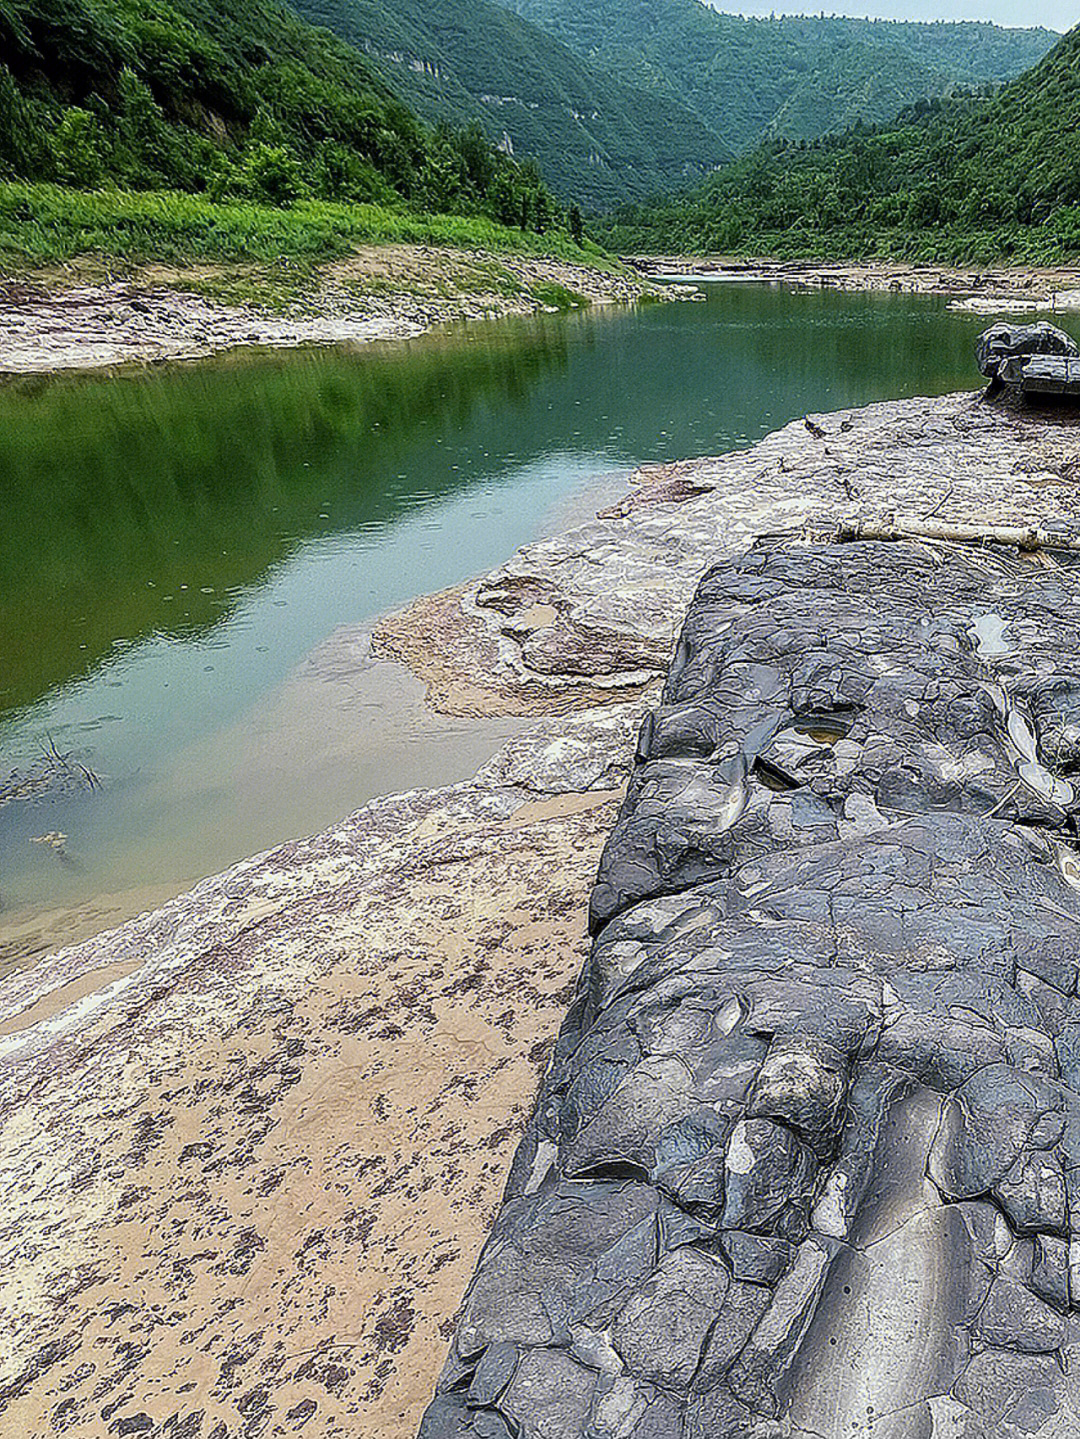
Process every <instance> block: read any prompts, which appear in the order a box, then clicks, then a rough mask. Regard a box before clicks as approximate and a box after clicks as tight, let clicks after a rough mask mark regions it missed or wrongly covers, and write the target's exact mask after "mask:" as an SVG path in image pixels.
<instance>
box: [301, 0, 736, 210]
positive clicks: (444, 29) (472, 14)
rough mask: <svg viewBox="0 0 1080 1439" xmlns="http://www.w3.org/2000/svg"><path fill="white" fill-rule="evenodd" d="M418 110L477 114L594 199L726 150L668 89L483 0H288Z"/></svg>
mask: <svg viewBox="0 0 1080 1439" xmlns="http://www.w3.org/2000/svg"><path fill="white" fill-rule="evenodd" d="M293 4H294V5H295V8H296V9H297V11H298V12H299V13H300V14H301V15H302V16H303V17H304V18H305V19H306V20H308V21H310V22H311V23H313V24H317V25H323V26H326V27H327V28H328V29H330V30H333V31H334V32H335V33H336V34H338V35H340V36H341V37H342V38H343V39H345V40H347V41H348V42H349V43H350V44H352V45H355V46H356V47H357V48H358V49H362V50H363V51H364V53H365V55H366V56H367V57H368V58H369V60H370V61H371V62H372V63H374V64H375V65H376V66H377V67H378V68H379V70H380V71H381V73H382V74H383V75H384V77H385V78H386V80H387V83H389V84H390V85H392V86H393V88H394V90H395V91H397V92H398V93H399V94H401V95H402V96H403V97H404V98H406V99H407V100H408V101H409V103H410V104H411V105H413V106H414V107H415V108H416V109H417V110H418V111H419V112H420V114H422V115H424V116H426V117H428V118H429V119H437V118H444V117H448V118H450V119H452V120H454V121H455V122H457V123H462V122H464V121H465V120H467V119H479V120H480V121H481V123H482V124H483V126H484V129H485V131H486V133H487V134H488V135H489V136H491V138H492V139H493V140H495V141H496V143H498V144H501V145H502V146H503V147H504V148H506V149H507V150H510V151H512V153H513V154H514V155H516V156H519V157H525V156H529V157H531V158H534V159H535V160H537V161H538V162H539V164H540V167H541V169H542V171H543V174H544V176H545V178H546V179H547V181H548V183H549V184H550V185H551V186H552V187H553V188H554V189H555V190H556V191H557V192H558V193H559V194H561V195H562V196H563V197H565V198H569V197H571V196H573V197H578V198H581V199H582V200H584V201H586V202H587V203H589V204H590V205H592V206H597V207H600V206H605V205H610V204H613V203H618V202H619V201H621V200H624V199H626V198H632V197H635V196H637V197H643V196H647V195H651V194H658V193H663V192H668V191H670V190H672V189H673V188H678V187H681V186H685V185H687V184H688V183H693V182H694V181H695V180H699V179H700V178H701V177H702V176H704V175H706V174H707V173H708V172H709V171H710V170H712V169H715V168H716V166H717V165H719V164H722V163H724V162H725V161H726V160H728V159H730V157H731V152H730V150H729V149H728V148H727V147H726V146H725V145H724V144H723V143H722V142H721V141H720V140H718V139H717V138H716V136H715V134H713V133H712V132H711V131H710V130H709V128H708V127H707V126H706V125H705V124H704V123H703V122H702V121H701V120H700V119H697V118H695V117H694V116H693V115H691V114H690V113H689V112H688V110H687V109H685V108H684V106H683V105H682V104H681V103H680V102H679V101H678V99H677V98H676V97H674V96H673V95H670V94H667V93H664V92H656V91H654V92H653V93H651V94H645V93H642V92H641V91H639V90H637V89H635V88H634V87H633V86H632V85H629V84H625V83H622V82H621V81H619V80H616V79H613V78H612V76H610V75H608V74H605V73H603V72H601V71H600V70H598V69H597V68H596V67H595V66H593V65H592V64H590V63H588V62H584V61H582V60H581V59H580V58H579V57H578V56H577V55H575V54H573V53H572V52H571V51H570V50H569V49H568V48H567V47H566V46H564V45H562V44H560V43H558V42H557V41H555V40H553V39H552V38H551V37H550V36H549V35H547V34H546V33H545V32H544V31H542V30H540V29H538V28H537V27H536V26H534V25H531V24H527V23H526V22H525V21H523V20H521V19H519V18H518V17H516V16H515V15H513V14H511V13H510V12H509V11H508V10H505V9H503V8H502V7H500V6H499V5H497V4H495V3H493V0H293Z"/></svg>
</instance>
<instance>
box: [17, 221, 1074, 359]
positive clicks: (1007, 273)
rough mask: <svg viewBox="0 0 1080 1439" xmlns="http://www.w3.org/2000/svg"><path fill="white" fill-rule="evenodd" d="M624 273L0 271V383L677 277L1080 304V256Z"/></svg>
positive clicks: (703, 264)
mask: <svg viewBox="0 0 1080 1439" xmlns="http://www.w3.org/2000/svg"><path fill="white" fill-rule="evenodd" d="M619 259H620V261H621V264H613V266H612V267H611V268H604V267H601V266H599V265H591V264H584V263H580V262H576V261H571V260H565V259H562V258H559V257H557V256H554V255H539V254H531V253H512V252H496V251H483V250H458V249H452V248H450V247H448V246H433V245H418V244H397V243H395V244H373V245H368V246H364V247H362V248H360V249H358V250H356V251H355V252H354V253H353V254H351V255H349V256H347V257H346V258H345V259H342V260H337V261H333V262H330V263H328V264H326V265H323V266H321V267H320V268H319V270H318V271H317V273H316V275H315V277H314V278H313V279H312V280H311V281H310V282H309V283H306V284H304V285H302V286H300V287H299V288H290V287H289V286H288V285H285V284H284V283H283V282H282V279H281V277H280V276H279V275H277V274H275V272H274V269H273V267H272V266H270V265H266V264H251V265H246V266H237V265H213V264H207V263H201V262H200V263H194V262H193V263H191V264H188V265H164V264H156V265H155V264H147V265H141V266H136V267H133V268H130V269H128V270H126V271H125V272H124V273H122V274H121V273H116V272H114V271H112V270H110V268H109V265H108V263H107V262H105V261H101V260H93V259H91V258H87V259H86V260H85V261H83V262H78V263H76V264H73V265H71V266H68V267H65V268H64V270H63V271H57V270H55V269H53V270H48V271H41V272H36V271H33V270H10V271H8V272H7V273H0V384H4V383H12V382H17V381H18V380H20V379H27V378H33V377H41V376H45V375H56V374H71V373H77V372H85V371H100V372H105V373H110V372H123V371H126V370H137V369H138V368H139V367H140V366H148V365H160V364H163V363H171V362H175V361H190V360H199V359H206V358H209V357H210V356H212V355H222V354H225V353H227V352H230V351H240V350H257V349H298V348H301V347H303V346H310V345H366V344H369V343H373V342H376V341H382V340H402V339H415V338H417V337H418V336H420V335H422V334H425V333H427V332H429V331H431V330H434V329H436V328H438V327H441V326H443V325H448V324H453V323H455V322H460V321H464V320H488V319H501V318H505V317H508V316H513V315H516V316H526V315H533V314H538V313H545V312H546V313H552V314H554V313H558V312H561V311H568V310H574V309H582V308H586V307H588V306H592V305H609V304H633V303H636V302H638V301H640V300H643V299H674V298H678V299H686V298H690V294H688V293H687V291H686V290H684V291H683V293H681V294H674V293H673V289H674V285H673V283H672V282H676V283H678V282H681V283H683V284H685V285H692V284H693V282H694V281H695V280H697V281H701V282H708V283H724V282H727V283H742V284H777V285H783V286H786V287H788V288H791V289H794V290H826V289H827V290H838V291H844V292H872V293H873V292H888V293H893V294H907V295H927V296H938V297H943V298H946V299H948V300H949V301H950V302H951V303H950V308H957V309H966V310H971V311H975V312H977V313H987V314H1008V313H1017V314H1022V313H1034V312H1039V311H1046V312H1050V313H1053V312H1056V311H1061V312H1065V313H1068V312H1069V311H1072V310H1080V265H1077V266H1053V267H1038V266H1030V265H1019V266H1015V267H1009V266H992V267H983V268H974V267H954V266H945V265H937V264H929V263H927V264H913V263H901V262H898V261H885V260H865V261H848V262H833V261H817V260H777V259H771V258H769V257H750V258H748V257H743V256H724V255H706V256H693V255H626V256H621V257H619Z"/></svg>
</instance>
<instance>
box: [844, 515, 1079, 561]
mask: <svg viewBox="0 0 1080 1439" xmlns="http://www.w3.org/2000/svg"><path fill="white" fill-rule="evenodd" d="M836 538H837V539H838V540H946V541H950V542H951V543H953V544H958V545H1013V546H1015V547H1016V548H1017V549H1020V550H1069V551H1071V552H1072V553H1073V554H1080V535H1071V534H1067V533H1066V532H1065V531H1064V530H1042V529H1039V528H1038V526H1036V525H955V524H943V523H941V522H940V521H937V520H921V519H900V518H893V517H889V518H886V519H882V520H863V519H856V520H845V521H842V522H841V524H840V525H839V526H838V527H837V530H836Z"/></svg>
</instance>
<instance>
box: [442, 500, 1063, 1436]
mask: <svg viewBox="0 0 1080 1439" xmlns="http://www.w3.org/2000/svg"><path fill="white" fill-rule="evenodd" d="M991 504H992V500H991ZM1066 512H1067V513H1068V515H1069V516H1070V517H1071V523H1072V526H1073V527H1074V526H1075V524H1076V520H1077V506H1076V504H1075V502H1070V504H1069V505H1068V506H1067V507H1066ZM983 513H985V507H984V509H983ZM1078 609H1080V566H1078V564H1077V561H1076V558H1075V556H1066V555H1058V556H1057V557H1049V556H1046V555H1022V554H1018V553H1017V552H1016V551H1015V549H1013V550H1009V549H1003V548H996V549H993V550H987V549H975V548H972V547H971V546H970V545H958V544H941V543H935V544H927V543H911V542H884V543H883V542H876V543H874V542H854V543H824V544H823V543H820V542H808V541H807V539H806V538H805V537H793V538H790V539H783V538H778V539H774V540H765V541H761V542H759V543H758V544H756V545H755V546H754V547H752V548H751V549H750V550H749V551H747V552H744V553H743V554H741V555H739V556H736V557H732V556H730V555H729V556H728V557H726V558H723V559H721V561H720V562H719V563H718V564H716V565H715V566H714V567H713V568H712V569H710V570H709V571H708V573H707V574H706V575H705V577H704V578H703V580H702V581H701V583H700V585H699V586H698V588H697V591H696V594H695V596H694V599H693V601H692V603H691V605H690V609H689V613H688V615H687V617H686V621H685V624H684V626H683V629H682V632H681V636H680V639H679V641H678V645H677V647H676V650H675V657H674V660H673V661H672V664H671V666H670V669H669V671H668V675H667V682H666V686H665V689H664V692H663V696H662V699H661V702H660V704H659V705H658V706H657V707H656V708H655V709H653V710H651V711H650V712H649V713H648V714H647V715H646V718H645V721H644V724H643V726H642V729H641V732H640V737H639V741H638V747H637V757H636V761H635V766H634V770H633V773H632V775H631V779H630V785H629V790H628V793H627V797H626V799H625V801H624V803H623V806H622V809H621V811H620V815H619V818H618V821H617V823H616V825H615V828H614V831H613V833H612V835H611V837H610V838H609V840H608V843H607V846H606V848H605V850H604V854H603V857H602V859H601V863H600V869H599V875H598V878H597V882H596V884H595V885H594V888H593V891H592V902H591V926H592V929H593V932H594V934H595V936H596V938H595V941H594V944H593V947H592V950H591V953H590V956H589V959H588V961H587V963H586V965H585V968H584V970H583V973H582V976H581V979H580V982H579V985H578V990H577V994H576V998H575V1002H574V1004H573V1006H572V1008H571V1010H570V1013H569V1015H568V1017H567V1019H566V1021H565V1023H564V1025H563V1027H562V1030H561V1033H560V1037H559V1041H558V1045H557V1049H556V1055H555V1059H554V1062H553V1064H552V1066H551V1068H550V1069H549V1071H548V1074H547V1076H546V1079H545V1081H544V1085H543V1087H542V1090H541V1093H540V1096H539V1099H538V1102H537V1106H536V1109H535V1111H534V1114H533V1117H532V1119H531V1120H530V1123H529V1128H528V1131H527V1133H526V1137H525V1140H524V1141H523V1143H522V1145H521V1147H520V1149H519V1150H518V1153H517V1156H516V1158H515V1160H514V1164H513V1167H512V1169H511V1173H510V1179H509V1183H508V1186H507V1191H506V1197H505V1202H504V1206H503V1209H502V1211H501V1213H500V1215H499V1217H498V1220H497V1221H496V1224H495V1227H494V1230H493V1232H492V1235H491V1237H490V1239H489V1241H488V1244H487V1246H486V1248H485V1251H484V1253H483V1256H482V1257H481V1260H480V1264H479V1267H478V1269H477V1272H476V1275H475V1277H474V1279H473V1281H472V1284H471V1285H470V1288H469V1290H468V1292H467V1295H466V1299H465V1303H464V1307H463V1309H462V1312H461V1314H460V1317H459V1320H458V1325H457V1330H456V1334H455V1338H454V1342H453V1345H452V1348H451V1352H450V1357H449V1360H448V1361H447V1364H446V1367H445V1369H444V1371H443V1374H442V1377H441V1379H440V1381H439V1386H438V1391H437V1396H436V1398H435V1400H434V1402H433V1404H432V1405H431V1407H430V1409H429V1410H428V1413H427V1416H426V1418H425V1421H424V1424H423V1425H422V1427H421V1435H422V1436H423V1439H473V1436H480V1435H482V1436H485V1439H494V1437H495V1436H497V1439H503V1436H510V1435H512V1434H518V1433H522V1434H537V1435H559V1436H560V1439H574V1436H579V1435H580V1436H585V1435H589V1436H598V1435H604V1436H607V1435H612V1436H614V1435H618V1436H620V1439H646V1436H648V1439H677V1436H678V1439H724V1436H729V1439H735V1436H740V1439H772V1436H777V1435H780V1434H783V1435H791V1436H807V1439H809V1436H814V1439H841V1436H845V1439H847V1436H851V1435H854V1434H861V1435H866V1436H868V1439H915V1436H918V1439H924V1436H926V1439H929V1436H936V1435H945V1434H947V1435H950V1436H958V1439H959V1436H963V1439H974V1436H979V1439H989V1436H1000V1439H1007V1436H1017V1435H1019V1434H1032V1435H1044V1436H1049V1435H1055V1436H1057V1435H1062V1434H1066V1433H1074V1432H1077V1428H1078V1426H1080V1388H1078V1387H1077V1383H1076V1379H1075V1377H1074V1371H1075V1370H1076V1367H1077V1360H1078V1359H1080V1323H1078V1321H1077V1320H1076V1319H1075V1318H1074V1317H1073V1315H1074V1311H1075V1310H1077V1309H1080V1270H1078V1269H1077V1267H1076V1264H1075V1255H1074V1253H1073V1250H1072V1249H1071V1248H1070V1241H1071V1238H1072V1235H1073V1231H1074V1226H1075V1224H1076V1217H1075V1216H1076V1214H1077V1212H1078V1206H1080V1060H1078V1053H1080V998H1078V997H1077V976H1078V966H1077V960H1076V934H1077V925H1078V923H1080V894H1078V891H1080V858H1078V855H1077V848H1076V832H1077V818H1076V817H1077V814H1078V813H1080V789H1078V788H1077V786H1076V784H1075V781H1074V778H1073V776H1074V775H1075V773H1076V771H1077V768H1078V766H1080V677H1078V676H1077V674H1076V658H1075V657H1076V654H1077V651H1078V648H1080V618H1078Z"/></svg>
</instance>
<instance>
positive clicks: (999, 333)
mask: <svg viewBox="0 0 1080 1439" xmlns="http://www.w3.org/2000/svg"><path fill="white" fill-rule="evenodd" d="M1028 355H1068V356H1075V355H1080V345H1077V343H1076V341H1075V340H1074V339H1073V338H1072V336H1071V335H1067V334H1066V333H1065V331H1064V330H1059V329H1058V327H1057V326H1056V325H1051V324H1048V323H1047V321H1045V320H1039V321H1038V322H1037V323H1036V324H1034V325H1010V324H1007V323H1005V322H1004V321H1003V322H1001V323H999V324H997V325H991V326H990V327H989V329H986V330H984V331H983V332H982V334H981V335H980V336H979V338H978V339H977V340H976V341H975V363H976V364H977V365H978V367H979V374H980V375H985V376H986V378H987V379H988V380H993V379H996V378H997V375H998V371H999V370H1000V368H1001V365H1002V362H1003V361H1005V360H1011V359H1015V358H1016V357H1018V356H1028Z"/></svg>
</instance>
